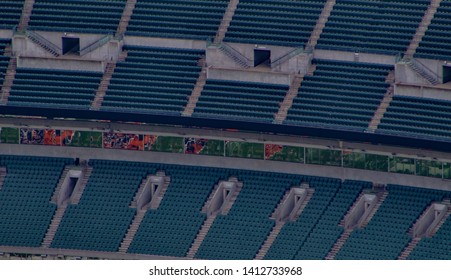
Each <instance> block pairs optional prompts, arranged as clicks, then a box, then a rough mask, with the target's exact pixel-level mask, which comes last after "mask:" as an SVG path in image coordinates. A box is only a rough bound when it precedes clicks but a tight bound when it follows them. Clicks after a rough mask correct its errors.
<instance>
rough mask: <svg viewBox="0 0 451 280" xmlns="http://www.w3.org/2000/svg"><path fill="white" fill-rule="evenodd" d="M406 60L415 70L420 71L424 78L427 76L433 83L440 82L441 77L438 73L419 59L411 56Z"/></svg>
mask: <svg viewBox="0 0 451 280" xmlns="http://www.w3.org/2000/svg"><path fill="white" fill-rule="evenodd" d="M405 62H407V64H409V65H410V66H411V67H412V69H413V70H415V71H416V72H418V73H419V74H420V75H422V76H423V77H424V78H426V79H427V80H428V81H430V82H431V83H432V84H433V85H437V84H439V83H440V77H439V75H438V74H437V73H435V72H434V71H432V70H431V69H429V68H428V67H427V66H426V65H424V64H423V63H421V62H420V61H419V60H417V59H415V58H409V59H406V60H405Z"/></svg>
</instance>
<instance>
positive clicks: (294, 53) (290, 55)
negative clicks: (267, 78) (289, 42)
mask: <svg viewBox="0 0 451 280" xmlns="http://www.w3.org/2000/svg"><path fill="white" fill-rule="evenodd" d="M303 51H304V47H303V46H301V47H298V48H295V49H293V50H291V51H289V52H287V53H286V54H284V55H282V56H281V57H278V58H277V59H275V60H274V61H272V62H271V67H276V66H278V65H280V64H282V63H284V62H285V61H288V60H289V59H290V58H293V57H295V56H297V55H298V54H300V53H302V52H303Z"/></svg>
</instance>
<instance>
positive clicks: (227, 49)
mask: <svg viewBox="0 0 451 280" xmlns="http://www.w3.org/2000/svg"><path fill="white" fill-rule="evenodd" d="M219 48H220V49H221V50H223V51H224V53H225V54H226V55H228V56H230V57H231V58H232V59H233V60H235V61H236V62H238V63H239V64H241V65H242V66H243V67H245V68H249V67H251V65H252V60H250V59H249V58H247V57H245V56H244V55H242V54H241V53H240V52H239V51H237V50H236V49H234V48H233V47H232V46H230V45H229V44H226V43H224V42H222V43H221V44H220V47H219Z"/></svg>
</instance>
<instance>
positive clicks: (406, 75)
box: [395, 62, 431, 94]
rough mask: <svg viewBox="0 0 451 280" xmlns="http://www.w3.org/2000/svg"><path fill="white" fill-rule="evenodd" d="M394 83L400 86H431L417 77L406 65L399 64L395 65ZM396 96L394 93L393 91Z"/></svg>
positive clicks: (420, 77)
mask: <svg viewBox="0 0 451 280" xmlns="http://www.w3.org/2000/svg"><path fill="white" fill-rule="evenodd" d="M395 82H396V83H397V84H398V83H401V84H410V85H416V86H425V85H429V86H430V85H431V83H430V82H429V81H428V80H426V79H425V78H423V77H422V76H420V75H418V74H417V73H416V72H415V71H413V70H412V68H410V66H408V65H407V64H406V63H404V62H399V63H396V64H395ZM395 94H396V91H395Z"/></svg>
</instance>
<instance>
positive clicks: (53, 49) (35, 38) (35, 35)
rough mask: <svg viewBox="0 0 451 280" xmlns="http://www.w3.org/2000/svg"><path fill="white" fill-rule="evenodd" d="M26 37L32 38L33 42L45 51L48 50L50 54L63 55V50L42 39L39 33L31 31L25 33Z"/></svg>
mask: <svg viewBox="0 0 451 280" xmlns="http://www.w3.org/2000/svg"><path fill="white" fill-rule="evenodd" d="M25 35H26V36H27V37H28V38H30V39H31V40H32V41H34V42H36V43H37V44H39V45H41V46H42V47H43V48H44V49H46V50H48V51H49V52H51V53H53V54H54V55H56V56H58V55H61V54H62V50H61V48H60V47H58V46H57V45H55V44H53V43H52V42H50V41H49V40H47V39H46V38H44V37H42V36H41V35H39V34H38V33H36V32H34V31H30V30H26V31H25Z"/></svg>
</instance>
